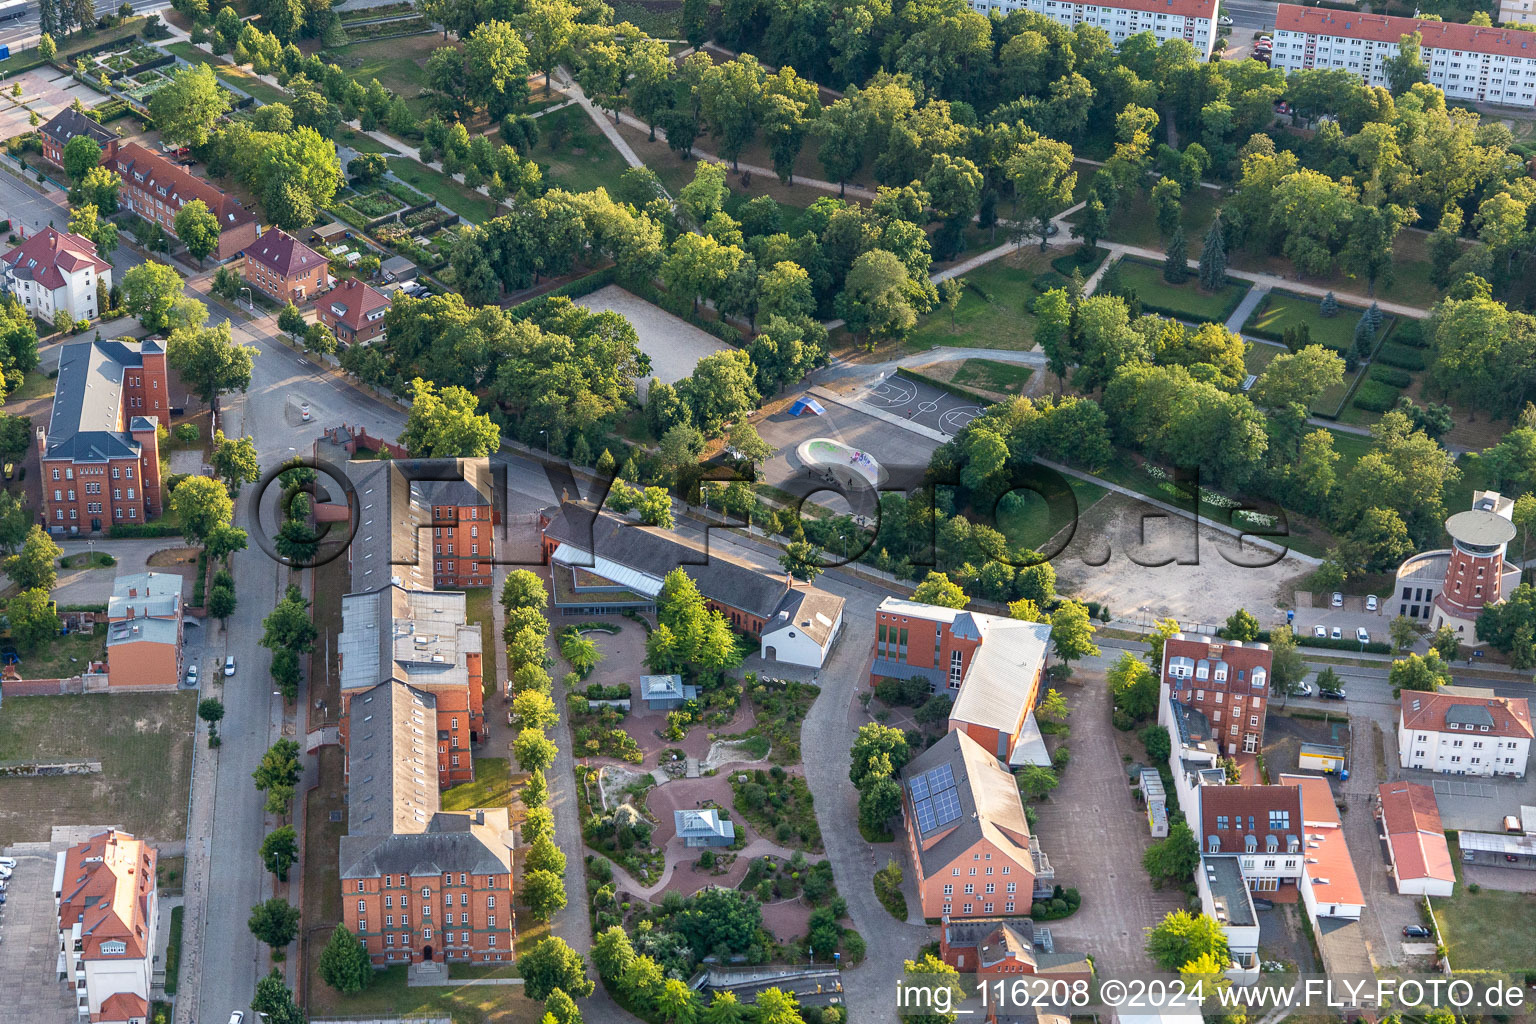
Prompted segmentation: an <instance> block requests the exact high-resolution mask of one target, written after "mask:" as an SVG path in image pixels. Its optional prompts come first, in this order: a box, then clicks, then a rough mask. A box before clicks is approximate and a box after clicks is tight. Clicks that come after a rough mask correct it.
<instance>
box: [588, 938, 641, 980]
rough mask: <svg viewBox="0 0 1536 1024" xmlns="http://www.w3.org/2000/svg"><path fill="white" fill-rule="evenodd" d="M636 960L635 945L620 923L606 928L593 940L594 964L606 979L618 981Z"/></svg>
mask: <svg viewBox="0 0 1536 1024" xmlns="http://www.w3.org/2000/svg"><path fill="white" fill-rule="evenodd" d="M634 960H635V947H634V946H633V945H632V944H631V943H630V941H629V936H628V935H627V934H625V932H624V929H623V928H620V927H619V926H618V925H610V926H609V927H607V928H604V929H603V930H602V931H601V932H599V933H598V934H597V936H596V937H595V938H594V939H593V940H592V966H593V967H595V968H597V973H598V974H599V975H600V976H601V977H602V978H603V979H604V980H606V981H616V980H618V978H619V977H621V976H622V975H623V974H624V971H625V969H626V968H628V967H629V965H630V964H632V963H633V962H634Z"/></svg>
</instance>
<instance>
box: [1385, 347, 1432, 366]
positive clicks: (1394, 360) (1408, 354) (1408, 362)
mask: <svg viewBox="0 0 1536 1024" xmlns="http://www.w3.org/2000/svg"><path fill="white" fill-rule="evenodd" d="M1376 361H1377V362H1379V363H1385V364H1387V365H1388V366H1396V367H1399V368H1401V369H1404V370H1422V369H1424V367H1425V366H1427V365H1429V364H1428V362H1427V361H1426V360H1425V358H1424V352H1423V350H1421V349H1415V348H1409V347H1408V346H1407V345H1401V344H1398V343H1397V342H1396V341H1391V342H1388V343H1387V344H1385V345H1382V346H1381V351H1380V352H1377V353H1376Z"/></svg>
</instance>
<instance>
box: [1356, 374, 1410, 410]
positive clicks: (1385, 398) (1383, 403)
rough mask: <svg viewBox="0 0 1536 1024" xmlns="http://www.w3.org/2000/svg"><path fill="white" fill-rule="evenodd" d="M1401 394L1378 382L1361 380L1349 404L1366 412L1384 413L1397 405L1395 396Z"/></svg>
mask: <svg viewBox="0 0 1536 1024" xmlns="http://www.w3.org/2000/svg"><path fill="white" fill-rule="evenodd" d="M1401 393H1402V392H1401V390H1400V389H1398V388H1395V387H1392V386H1391V385H1389V384H1383V383H1382V382H1381V381H1379V380H1363V381H1361V382H1360V386H1359V387H1358V388H1356V389H1355V397H1354V398H1353V399H1351V400H1350V403H1349V404H1350V405H1353V406H1354V407H1355V408H1356V409H1364V410H1366V411H1367V412H1386V411H1387V410H1389V409H1391V408H1392V407H1393V406H1394V405H1396V404H1397V396H1398V395H1399V394H1401Z"/></svg>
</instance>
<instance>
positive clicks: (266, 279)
mask: <svg viewBox="0 0 1536 1024" xmlns="http://www.w3.org/2000/svg"><path fill="white" fill-rule="evenodd" d="M241 273H242V274H244V276H245V279H246V280H247V281H249V282H250V283H251V284H252V285H253V286H254V287H255V288H256V289H257V290H258V291H260V292H263V293H264V294H266V295H270V296H271V297H272V298H274V299H276V300H277V301H278V302H291V303H293V304H294V305H296V306H297V305H298V304H300V303H302V302H305V301H306V300H308V299H312V298H314V297H315V296H316V295H319V294H320V293H321V292H323V291H325V289H326V287H327V286H328V285H329V283H330V282H329V279H330V265H329V264H328V263H327V262H326V260H325V257H324V256H321V255H320V254H319V253H317V252H315V250H313V249H311V248H310V247H309V246H307V245H305V244H304V243H303V242H301V241H299V240H298V239H297V238H294V237H293V236H292V235H290V234H289V233H288V232H286V231H279V230H277V229H275V228H274V229H273V230H271V231H268V232H267V233H266V234H264V235H262V236H261V237H260V238H258V239H257V240H256V241H254V242H252V243H251V244H250V245H248V246H246V248H245V266H244V268H243V269H242V271H241Z"/></svg>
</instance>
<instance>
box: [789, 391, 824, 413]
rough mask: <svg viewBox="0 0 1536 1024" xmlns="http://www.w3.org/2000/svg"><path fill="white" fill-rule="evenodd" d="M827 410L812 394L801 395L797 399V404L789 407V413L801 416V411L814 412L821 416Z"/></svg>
mask: <svg viewBox="0 0 1536 1024" xmlns="http://www.w3.org/2000/svg"><path fill="white" fill-rule="evenodd" d="M826 411H827V410H825V409H823V408H822V407H821V403H820V402H818V401H816V399H814V398H812V397H811V396H810V395H801V396H800V397H799V398H797V399H796V400H795V404H794V405H792V406H790V407H789V414H790V415H791V416H799V415H800V414H801V413H805V412H810V413H814V414H815V415H817V416H820V415H821V414H822V413H824V412H826Z"/></svg>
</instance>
